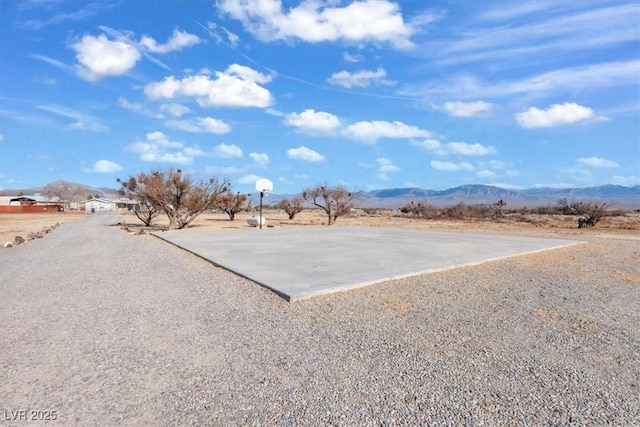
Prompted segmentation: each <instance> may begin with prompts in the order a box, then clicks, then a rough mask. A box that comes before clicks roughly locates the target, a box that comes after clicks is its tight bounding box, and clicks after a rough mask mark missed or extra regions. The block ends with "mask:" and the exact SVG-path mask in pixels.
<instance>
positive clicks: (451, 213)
mask: <svg viewBox="0 0 640 427" xmlns="http://www.w3.org/2000/svg"><path fill="white" fill-rule="evenodd" d="M440 216H441V217H442V218H447V219H465V218H468V217H470V210H469V207H468V206H467V205H466V204H465V203H464V202H460V203H458V204H456V205H453V206H448V207H446V208H444V209H442V211H440Z"/></svg>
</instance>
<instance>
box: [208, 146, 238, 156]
mask: <svg viewBox="0 0 640 427" xmlns="http://www.w3.org/2000/svg"><path fill="white" fill-rule="evenodd" d="M213 155H214V156H215V157H220V158H223V159H233V158H239V157H242V150H241V149H240V147H238V146H237V145H232V144H231V145H227V144H219V145H216V146H215V147H214V148H213Z"/></svg>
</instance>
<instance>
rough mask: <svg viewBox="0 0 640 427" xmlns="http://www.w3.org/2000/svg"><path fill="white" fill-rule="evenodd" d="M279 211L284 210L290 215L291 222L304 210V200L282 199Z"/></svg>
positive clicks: (295, 198)
mask: <svg viewBox="0 0 640 427" xmlns="http://www.w3.org/2000/svg"><path fill="white" fill-rule="evenodd" d="M277 207H278V209H282V210H283V211H285V212H286V213H287V215H289V220H292V219H293V218H295V216H296V215H297V214H299V213H300V212H302V211H303V210H304V200H303V199H302V197H294V198H293V199H282V200H280V202H279V203H278V205H277Z"/></svg>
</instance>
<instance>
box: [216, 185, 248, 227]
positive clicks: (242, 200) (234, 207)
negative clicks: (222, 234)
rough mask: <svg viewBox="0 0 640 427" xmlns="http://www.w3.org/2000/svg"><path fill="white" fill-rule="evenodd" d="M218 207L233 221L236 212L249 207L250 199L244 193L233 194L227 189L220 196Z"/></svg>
mask: <svg viewBox="0 0 640 427" xmlns="http://www.w3.org/2000/svg"><path fill="white" fill-rule="evenodd" d="M218 207H219V208H220V209H222V211H223V212H224V213H226V214H227V215H229V220H230V221H233V220H235V219H236V214H237V213H239V212H242V211H246V210H248V209H250V208H251V201H250V200H249V196H248V195H246V194H241V193H236V194H233V193H232V192H231V191H227V192H226V193H224V194H222V195H221V196H220V199H219V201H218Z"/></svg>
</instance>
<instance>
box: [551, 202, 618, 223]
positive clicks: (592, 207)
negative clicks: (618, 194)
mask: <svg viewBox="0 0 640 427" xmlns="http://www.w3.org/2000/svg"><path fill="white" fill-rule="evenodd" d="M558 206H559V207H560V209H561V210H562V213H564V214H566V215H576V216H578V217H579V218H578V228H585V227H595V226H596V224H597V223H598V221H600V220H601V219H602V218H604V217H605V216H606V215H607V208H608V207H609V206H610V204H608V203H604V202H603V203H601V204H597V203H595V202H567V199H560V200H558Z"/></svg>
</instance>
